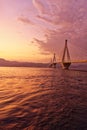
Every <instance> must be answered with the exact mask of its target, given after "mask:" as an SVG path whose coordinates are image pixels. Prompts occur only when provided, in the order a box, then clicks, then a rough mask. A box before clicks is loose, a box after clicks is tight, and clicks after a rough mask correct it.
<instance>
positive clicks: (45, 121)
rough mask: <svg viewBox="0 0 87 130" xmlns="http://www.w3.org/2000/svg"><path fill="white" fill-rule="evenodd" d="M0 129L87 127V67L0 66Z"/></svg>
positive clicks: (70, 129) (85, 129)
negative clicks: (67, 68)
mask: <svg viewBox="0 0 87 130" xmlns="http://www.w3.org/2000/svg"><path fill="white" fill-rule="evenodd" d="M0 130H87V66H86V68H85V69H84V67H83V68H78V67H74V68H70V69H69V70H63V69H61V68H34V67H0Z"/></svg>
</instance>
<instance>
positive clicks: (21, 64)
mask: <svg viewBox="0 0 87 130" xmlns="http://www.w3.org/2000/svg"><path fill="white" fill-rule="evenodd" d="M0 66H3V67H5V66H7V67H48V64H47V63H33V62H18V61H9V60H5V59H3V58H0Z"/></svg>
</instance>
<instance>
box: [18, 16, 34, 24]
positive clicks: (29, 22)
mask: <svg viewBox="0 0 87 130" xmlns="http://www.w3.org/2000/svg"><path fill="white" fill-rule="evenodd" d="M18 20H19V21H21V22H22V23H25V24H30V25H34V23H33V22H32V21H31V20H30V19H29V18H27V17H23V16H21V17H19V18H18Z"/></svg>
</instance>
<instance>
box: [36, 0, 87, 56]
mask: <svg viewBox="0 0 87 130" xmlns="http://www.w3.org/2000/svg"><path fill="white" fill-rule="evenodd" d="M36 2H37V4H38V5H39V3H40V2H41V3H42V1H41V0H36ZM38 2H39V3H38ZM45 4H46V6H48V11H47V7H45ZM45 4H44V5H43V4H41V6H38V10H39V11H40V12H41V13H40V14H38V16H37V18H38V19H39V20H43V22H46V23H47V24H48V28H47V27H45V26H44V24H43V26H44V28H46V31H44V33H45V38H46V40H45V41H40V40H39V39H35V42H37V43H38V44H39V45H40V48H41V49H43V50H44V51H49V52H53V51H55V52H56V53H58V50H60V48H63V46H64V41H65V39H68V40H69V44H70V45H76V46H79V47H80V48H84V50H85V48H87V38H86V37H87V13H86V11H87V1H86V0H66V1H64V0H48V1H45ZM43 12H45V13H43ZM49 23H51V27H52V29H50V25H49ZM59 26H60V28H58V27H59ZM74 49H75V48H74ZM74 49H73V48H72V49H71V50H72V51H73V52H74V51H75V50H74ZM76 51H77V49H76ZM78 51H79V50H78ZM86 56H87V55H86Z"/></svg>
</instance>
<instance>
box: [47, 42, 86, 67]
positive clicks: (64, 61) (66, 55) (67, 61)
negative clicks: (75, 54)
mask: <svg viewBox="0 0 87 130" xmlns="http://www.w3.org/2000/svg"><path fill="white" fill-rule="evenodd" d="M57 63H60V64H61V65H62V68H63V69H68V68H69V67H70V65H71V64H72V63H87V59H86V60H71V57H70V52H69V49H68V45H67V40H65V47H64V50H63V55H62V58H61V60H59V61H58V62H57V60H56V55H55V53H54V56H53V59H52V60H51V63H50V65H49V67H53V68H56V65H57Z"/></svg>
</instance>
